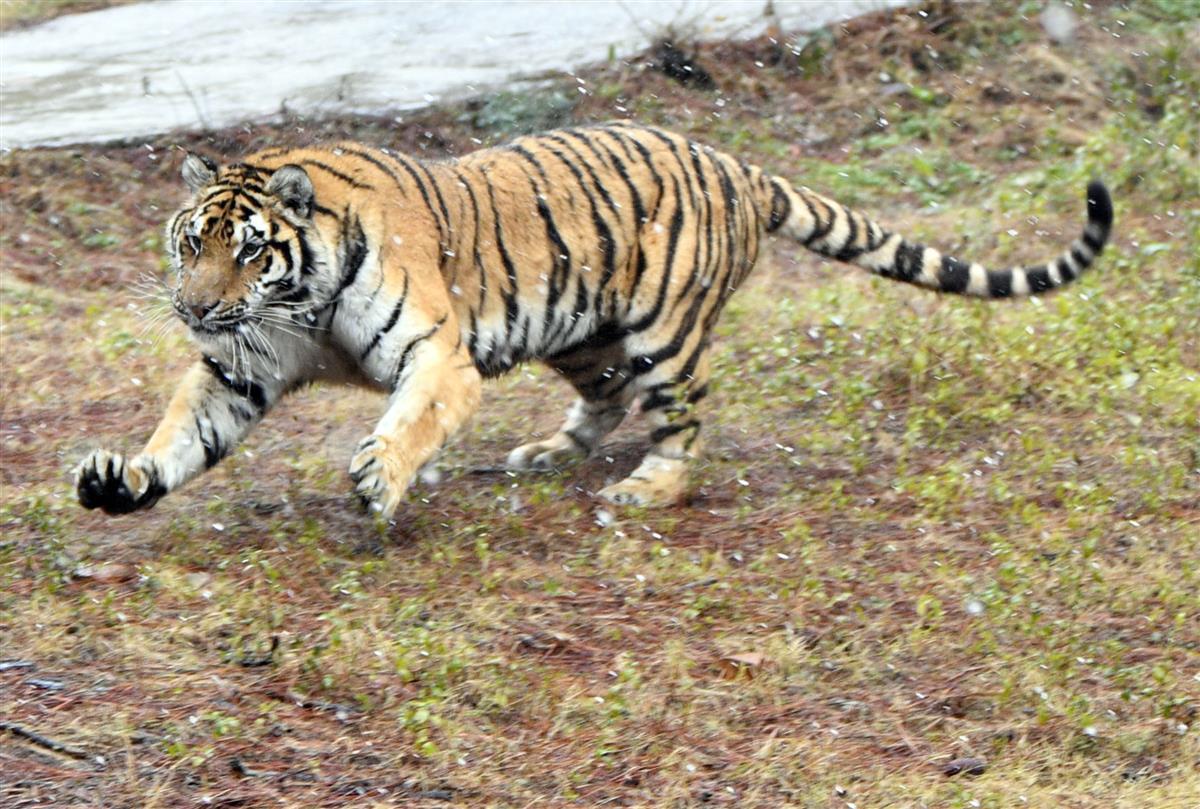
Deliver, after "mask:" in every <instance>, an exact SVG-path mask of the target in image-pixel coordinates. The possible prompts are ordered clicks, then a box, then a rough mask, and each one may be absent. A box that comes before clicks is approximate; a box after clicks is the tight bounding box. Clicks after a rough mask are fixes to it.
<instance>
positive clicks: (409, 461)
mask: <svg viewBox="0 0 1200 809" xmlns="http://www.w3.org/2000/svg"><path fill="white" fill-rule="evenodd" d="M439 328H440V327H438V328H434V329H433V332H437V331H438V330H439ZM423 334H424V336H425V337H429V336H431V334H430V332H425V333H423ZM422 336H423V335H422V334H418V335H416V336H415V337H412V338H410V339H409V341H407V343H405V344H403V348H402V350H401V352H400V369H399V371H398V372H396V373H395V377H396V380H397V381H396V383H395V385H394V387H393V390H392V394H391V396H390V397H389V400H388V408H387V411H386V412H385V413H384V414H383V418H381V419H380V420H379V424H377V425H376V427H375V430H374V432H372V433H371V435H369V436H367V437H366V438H364V439H363V440H362V441H360V442H359V444H358V447H357V448H356V449H355V451H354V456H353V457H352V458H351V459H350V478H351V479H352V480H353V481H354V490H355V493H356V494H357V495H358V496H359V498H360V499H361V500H362V501H363V505H365V506H366V507H367V508H368V509H369V510H370V511H372V512H374V513H376V514H378V515H380V516H381V517H383V518H384V519H391V518H392V515H393V514H395V512H396V509H397V508H398V507H399V505H400V501H401V500H402V499H403V497H404V493H405V492H406V491H407V490H408V486H409V484H410V483H411V482H412V479H413V477H414V476H415V475H416V474H417V472H418V470H420V468H421V467H422V466H423V465H424V464H425V463H426V462H427V461H429V460H430V459H431V458H432V457H433V456H434V455H435V454H436V453H437V451H438V450H439V449H440V448H441V447H442V445H443V444H445V443H446V441H448V440H449V439H450V437H451V436H453V435H454V434H455V433H456V432H458V430H459V428H460V427H462V425H463V424H465V423H466V421H467V420H468V419H469V418H470V416H471V415H472V414H473V413H474V412H475V410H476V408H478V407H479V398H480V391H481V388H482V379H481V378H480V376H479V372H478V371H476V370H475V366H474V365H473V364H472V363H471V361H470V358H469V357H468V356H467V355H466V353H465V351H464V350H462V348H461V346H457V347H455V348H450V347H449V346H446V345H444V344H443V343H442V342H441V341H438V342H434V341H429V340H424V339H422Z"/></svg>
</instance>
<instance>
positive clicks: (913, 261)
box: [879, 241, 925, 284]
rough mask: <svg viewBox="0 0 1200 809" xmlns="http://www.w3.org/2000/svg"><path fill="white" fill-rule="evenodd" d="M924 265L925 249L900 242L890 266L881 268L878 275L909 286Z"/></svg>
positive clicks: (917, 245)
mask: <svg viewBox="0 0 1200 809" xmlns="http://www.w3.org/2000/svg"><path fill="white" fill-rule="evenodd" d="M924 263H925V248H924V247H922V246H921V245H919V244H911V243H909V242H906V241H902V242H900V246H899V247H897V248H896V256H895V258H894V259H893V260H892V266H891V267H885V268H883V269H882V270H880V271H879V273H880V275H883V276H884V277H887V278H896V279H898V280H900V281H905V282H907V283H910V284H911V283H913V280H914V279H915V278H916V277H917V276H918V275H919V274H920V273H921V267H922V266H924Z"/></svg>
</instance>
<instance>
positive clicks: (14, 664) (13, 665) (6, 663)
mask: <svg viewBox="0 0 1200 809" xmlns="http://www.w3.org/2000/svg"><path fill="white" fill-rule="evenodd" d="M32 668H37V663H34V662H33V661H32V660H0V671H11V670H12V669H32Z"/></svg>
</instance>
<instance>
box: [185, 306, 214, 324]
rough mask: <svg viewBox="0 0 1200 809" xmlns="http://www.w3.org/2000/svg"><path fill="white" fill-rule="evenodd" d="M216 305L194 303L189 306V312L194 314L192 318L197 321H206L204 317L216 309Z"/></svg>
mask: <svg viewBox="0 0 1200 809" xmlns="http://www.w3.org/2000/svg"><path fill="white" fill-rule="evenodd" d="M216 308H217V305H216V304H215V303H192V304H188V311H189V312H191V313H192V317H194V318H196V320H204V316H205V315H207V314H208V313H209V312H211V311H212V310H213V309H216Z"/></svg>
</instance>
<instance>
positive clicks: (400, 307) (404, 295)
mask: <svg viewBox="0 0 1200 809" xmlns="http://www.w3.org/2000/svg"><path fill="white" fill-rule="evenodd" d="M407 299H408V273H407V272H406V273H404V290H403V291H402V292H401V293H400V298H399V300H397V301H396V305H395V306H393V307H392V314H391V315H390V316H389V317H388V320H387V323H386V324H385V325H384V327H383V328H382V329H380V330H379V331H377V332H375V336H374V337H372V338H371V342H370V343H368V344H367V347H366V348H364V349H363V350H362V354H361V355H360V356H359V358H358V359H359V361H362V360H365V359H366V358H367V355H368V354H370V353H371V352H372V351H374V350H375V346H377V345H379V341H380V340H382V339H383V335H385V334H387V333H388V332H389V331H391V330H392V329H393V328H395V326H396V322H397V321H398V320H400V313H401V312H402V311H404V301H405V300H407Z"/></svg>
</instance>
